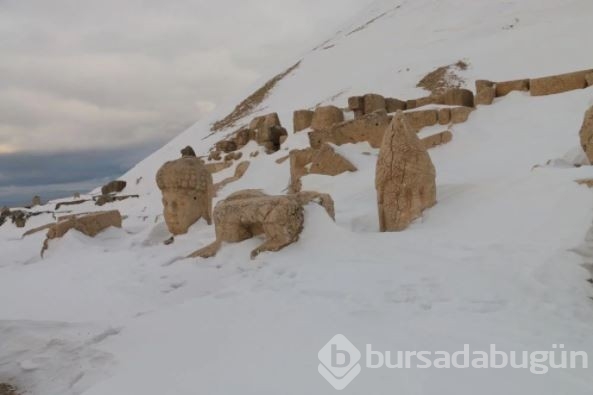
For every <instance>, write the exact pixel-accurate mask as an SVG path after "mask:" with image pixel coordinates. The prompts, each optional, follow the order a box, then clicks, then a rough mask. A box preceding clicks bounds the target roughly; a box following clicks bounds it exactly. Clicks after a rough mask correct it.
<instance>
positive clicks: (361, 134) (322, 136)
mask: <svg viewBox="0 0 593 395" xmlns="http://www.w3.org/2000/svg"><path fill="white" fill-rule="evenodd" d="M390 121H391V117H390V116H388V115H387V113H386V112H385V111H375V112H374V113H372V114H368V115H365V116H363V117H361V118H358V119H354V120H351V121H345V122H341V123H338V124H335V125H334V126H332V127H330V128H329V129H326V130H319V131H317V130H314V131H312V132H309V145H310V146H311V147H312V148H316V149H317V148H319V147H321V144H323V143H332V144H335V145H342V144H349V143H360V142H363V141H366V142H368V143H369V144H370V145H371V146H372V147H374V148H379V146H380V145H381V141H382V140H383V134H384V133H385V129H386V128H387V126H389V122H390Z"/></svg>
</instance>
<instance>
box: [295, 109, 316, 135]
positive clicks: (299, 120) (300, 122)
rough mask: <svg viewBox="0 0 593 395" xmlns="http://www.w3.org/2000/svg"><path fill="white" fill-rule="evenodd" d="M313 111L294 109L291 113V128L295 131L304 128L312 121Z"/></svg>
mask: <svg viewBox="0 0 593 395" xmlns="http://www.w3.org/2000/svg"><path fill="white" fill-rule="evenodd" d="M314 114H315V112H314V111H311V110H296V111H295V112H294V113H293V115H292V124H293V130H294V132H295V133H297V132H300V131H301V130H305V129H307V128H309V127H310V126H311V124H312V123H313V115H314Z"/></svg>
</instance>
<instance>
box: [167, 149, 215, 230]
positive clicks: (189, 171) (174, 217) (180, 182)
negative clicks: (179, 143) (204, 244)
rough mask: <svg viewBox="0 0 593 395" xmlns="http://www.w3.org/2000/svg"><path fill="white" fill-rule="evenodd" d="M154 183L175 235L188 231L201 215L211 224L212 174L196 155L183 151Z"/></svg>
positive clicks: (168, 225)
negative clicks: (159, 191)
mask: <svg viewBox="0 0 593 395" xmlns="http://www.w3.org/2000/svg"><path fill="white" fill-rule="evenodd" d="M156 182H157V185H158V187H159V189H160V190H161V192H162V194H163V214H164V217H165V222H166V223H167V227H168V228H169V231H170V232H171V233H172V234H174V235H180V234H184V233H187V231H188V229H189V227H190V226H191V225H193V224H194V223H196V222H197V221H198V220H199V219H200V218H204V219H205V220H206V222H207V223H208V224H209V225H210V224H212V219H211V213H212V197H213V196H214V187H213V183H212V175H211V174H210V172H209V171H208V169H207V168H206V166H204V164H203V163H202V161H201V160H200V159H199V158H196V157H195V156H194V155H191V154H190V153H189V152H186V153H184V156H183V157H182V158H180V159H177V160H174V161H169V162H167V163H165V164H164V165H163V166H162V167H161V168H160V169H159V171H158V172H157V175H156Z"/></svg>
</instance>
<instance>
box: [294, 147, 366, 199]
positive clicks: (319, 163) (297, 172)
mask: <svg viewBox="0 0 593 395" xmlns="http://www.w3.org/2000/svg"><path fill="white" fill-rule="evenodd" d="M289 158H290V185H289V191H290V192H292V193H296V192H299V191H300V190H301V177H303V176H305V175H307V174H323V175H327V176H337V175H338V174H342V173H345V172H347V171H351V172H352V171H356V170H357V168H356V166H354V165H353V164H352V163H351V162H350V161H349V160H348V159H346V158H344V157H343V156H342V155H340V154H338V153H337V152H336V151H335V150H334V149H333V147H332V146H331V145H329V144H325V143H324V144H322V145H321V146H320V148H319V149H313V148H305V149H302V150H292V151H290V154H289Z"/></svg>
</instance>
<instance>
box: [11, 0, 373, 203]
mask: <svg viewBox="0 0 593 395" xmlns="http://www.w3.org/2000/svg"><path fill="white" fill-rule="evenodd" d="M370 2H371V1H370V0H323V1H316V0H276V1H270V0H171V1H162V0H101V1H96V0H93V1H87V0H51V1H48V0H0V206H1V205H3V204H16V203H17V202H21V201H23V199H25V198H26V200H29V199H30V198H31V196H32V195H33V194H36V193H40V194H42V195H45V196H46V197H48V198H49V197H54V196H57V195H60V194H63V193H64V191H66V192H71V191H75V190H82V191H84V190H85V188H87V189H88V188H89V186H95V185H96V183H97V182H101V181H102V180H104V179H108V178H110V177H117V175H118V174H120V173H122V172H124V171H126V170H127V169H128V168H129V167H130V166H131V165H133V164H134V163H135V162H136V161H138V160H140V159H142V158H143V157H144V156H146V155H147V154H148V153H150V152H151V151H153V150H154V149H156V148H158V147H159V146H160V145H162V144H163V143H164V142H166V141H168V140H170V139H171V138H172V137H173V136H175V135H176V134H178V133H179V132H181V131H182V130H183V129H185V128H186V127H188V126H189V125H191V124H192V123H193V122H195V121H197V120H199V119H200V118H201V117H204V116H206V115H207V114H208V113H209V112H210V111H212V110H213V109H214V108H215V107H216V106H217V105H219V104H220V103H221V102H223V101H224V100H228V99H230V98H232V97H233V96H234V95H236V94H237V93H238V92H241V91H243V90H244V89H245V88H246V87H248V86H249V85H250V84H252V83H253V82H254V81H255V80H257V79H259V78H261V77H267V76H269V75H272V74H274V73H276V72H278V71H281V69H282V68H283V66H285V65H286V63H287V62H289V61H291V60H293V59H294V58H295V57H296V56H298V55H299V54H301V53H302V52H304V51H306V50H307V49H309V48H311V47H312V46H314V45H316V44H318V42H317V41H318V38H319V37H324V35H326V34H330V33H332V32H334V30H335V27H336V26H338V25H340V24H341V23H343V21H344V20H345V19H347V18H349V17H350V16H352V15H354V14H355V13H356V12H357V11H358V10H359V9H360V8H362V7H364V6H365V5H366V4H368V3H370ZM81 163H83V164H81Z"/></svg>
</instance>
